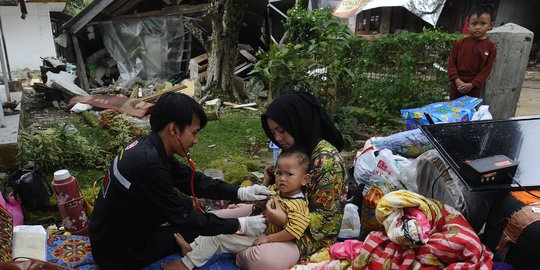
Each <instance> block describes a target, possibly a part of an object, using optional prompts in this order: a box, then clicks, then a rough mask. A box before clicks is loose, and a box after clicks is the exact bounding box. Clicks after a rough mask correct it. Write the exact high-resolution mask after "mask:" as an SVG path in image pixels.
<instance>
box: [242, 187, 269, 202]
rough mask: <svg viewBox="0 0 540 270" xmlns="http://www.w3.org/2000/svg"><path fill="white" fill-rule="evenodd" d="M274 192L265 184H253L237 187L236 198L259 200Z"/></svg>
mask: <svg viewBox="0 0 540 270" xmlns="http://www.w3.org/2000/svg"><path fill="white" fill-rule="evenodd" d="M274 194H276V192H275V191H272V190H269V189H268V188H267V187H265V186H261V185H253V186H249V187H241V188H239V189H238V199H240V200H242V201H261V200H266V199H268V196H270V195H274Z"/></svg>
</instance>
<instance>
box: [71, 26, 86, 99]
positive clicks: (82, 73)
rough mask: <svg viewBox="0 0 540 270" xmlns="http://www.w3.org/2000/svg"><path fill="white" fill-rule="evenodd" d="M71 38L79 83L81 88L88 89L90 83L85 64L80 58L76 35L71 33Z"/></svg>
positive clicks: (80, 53)
mask: <svg viewBox="0 0 540 270" xmlns="http://www.w3.org/2000/svg"><path fill="white" fill-rule="evenodd" d="M71 40H72V41H73V49H74V50H75V57H76V59H77V77H78V78H79V82H80V83H81V88H82V89H83V90H84V91H88V90H89V89H90V84H89V83H88V76H86V66H85V64H84V59H83V58H82V52H81V48H80V47H79V39H78V38H77V36H76V35H71Z"/></svg>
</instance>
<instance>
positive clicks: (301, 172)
mask: <svg viewBox="0 0 540 270" xmlns="http://www.w3.org/2000/svg"><path fill="white" fill-rule="evenodd" d="M275 176H276V187H277V189H278V190H279V191H280V192H281V195H282V196H293V195H296V194H298V193H299V192H300V191H301V190H302V186H305V185H307V183H308V181H309V174H307V173H306V171H305V169H304V168H302V166H301V165H300V164H299V163H298V160H297V158H296V157H294V156H289V157H280V158H279V160H278V162H277V166H276V170H275Z"/></svg>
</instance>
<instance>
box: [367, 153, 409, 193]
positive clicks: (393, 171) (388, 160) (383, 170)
mask: <svg viewBox="0 0 540 270" xmlns="http://www.w3.org/2000/svg"><path fill="white" fill-rule="evenodd" d="M405 160H407V159H406V158H404V157H402V156H399V155H394V154H392V151H390V150H388V149H382V150H381V151H379V155H378V156H377V164H376V165H375V168H374V169H373V171H372V174H371V177H370V178H369V180H368V182H367V183H365V184H366V186H365V187H364V192H363V195H366V193H367V191H368V190H369V189H370V188H371V187H373V186H383V185H385V186H386V188H387V190H398V189H402V188H404V186H403V185H402V184H401V183H400V182H399V180H400V179H401V172H400V171H399V168H398V167H397V165H398V164H399V162H402V161H405Z"/></svg>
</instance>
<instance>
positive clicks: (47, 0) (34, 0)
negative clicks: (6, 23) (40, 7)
mask: <svg viewBox="0 0 540 270" xmlns="http://www.w3.org/2000/svg"><path fill="white" fill-rule="evenodd" d="M69 2H71V0H26V3H69Z"/></svg>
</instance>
